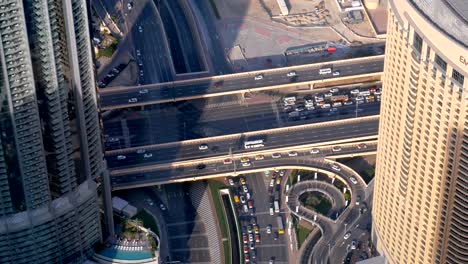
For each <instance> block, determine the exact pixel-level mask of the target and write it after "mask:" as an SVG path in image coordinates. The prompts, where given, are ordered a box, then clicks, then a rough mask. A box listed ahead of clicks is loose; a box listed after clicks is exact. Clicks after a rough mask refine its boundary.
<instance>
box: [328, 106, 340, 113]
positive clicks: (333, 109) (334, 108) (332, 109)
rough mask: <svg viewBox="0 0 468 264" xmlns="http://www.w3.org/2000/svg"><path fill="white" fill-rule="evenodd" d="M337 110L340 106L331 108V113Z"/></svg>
mask: <svg viewBox="0 0 468 264" xmlns="http://www.w3.org/2000/svg"><path fill="white" fill-rule="evenodd" d="M336 112H338V108H336V107H333V108H330V113H336Z"/></svg>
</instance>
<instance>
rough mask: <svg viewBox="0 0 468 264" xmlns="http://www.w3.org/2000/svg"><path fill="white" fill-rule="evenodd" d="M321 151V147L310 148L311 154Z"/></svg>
mask: <svg viewBox="0 0 468 264" xmlns="http://www.w3.org/2000/svg"><path fill="white" fill-rule="evenodd" d="M319 153H320V149H318V148H313V149H311V150H310V154H319Z"/></svg>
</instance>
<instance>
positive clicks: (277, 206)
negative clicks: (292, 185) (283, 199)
mask: <svg viewBox="0 0 468 264" xmlns="http://www.w3.org/2000/svg"><path fill="white" fill-rule="evenodd" d="M279 212H280V208H279V203H278V201H275V213H279Z"/></svg>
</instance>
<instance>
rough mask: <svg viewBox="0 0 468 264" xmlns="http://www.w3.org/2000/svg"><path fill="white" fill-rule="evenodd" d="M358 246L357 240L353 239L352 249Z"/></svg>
mask: <svg viewBox="0 0 468 264" xmlns="http://www.w3.org/2000/svg"><path fill="white" fill-rule="evenodd" d="M356 246H357V242H356V241H354V240H353V242H351V249H356Z"/></svg>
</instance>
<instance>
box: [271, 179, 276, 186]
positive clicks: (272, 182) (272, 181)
mask: <svg viewBox="0 0 468 264" xmlns="http://www.w3.org/2000/svg"><path fill="white" fill-rule="evenodd" d="M274 186H275V178H272V179H271V180H270V187H274Z"/></svg>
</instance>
